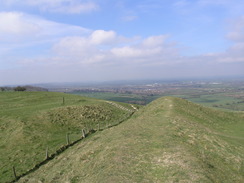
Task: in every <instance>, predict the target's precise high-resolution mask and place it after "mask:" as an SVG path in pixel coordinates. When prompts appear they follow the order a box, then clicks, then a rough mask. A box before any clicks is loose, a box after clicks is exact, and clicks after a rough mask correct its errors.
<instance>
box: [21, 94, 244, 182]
mask: <svg viewBox="0 0 244 183" xmlns="http://www.w3.org/2000/svg"><path fill="white" fill-rule="evenodd" d="M243 119H244V113H243V112H225V111H220V110H215V109H212V108H206V107H203V106H201V105H198V104H193V103H191V102H189V101H186V100H183V99H178V98H173V97H164V98H160V99H158V100H156V101H153V102H152V103H150V104H149V105H147V106H146V107H144V108H141V109H140V110H139V111H138V112H136V113H135V114H134V115H133V116H132V117H131V118H130V119H129V120H127V121H125V122H123V123H121V124H120V125H118V126H115V127H113V128H110V129H108V130H104V131H101V132H97V133H95V134H93V135H92V136H89V137H88V138H86V139H85V140H84V141H81V142H80V143H79V144H77V145H76V146H74V147H72V148H70V149H68V150H67V151H65V152H64V153H62V154H61V155H60V156H58V157H57V158H55V159H54V160H52V161H50V162H49V163H48V164H46V165H45V166H43V167H41V168H40V169H39V170H37V171H36V172H34V173H32V174H30V175H28V176H26V177H23V178H22V179H20V181H19V182H38V181H40V182H52V183H55V182H87V183H88V182H106V183H107V182H223V183H225V182H226V183H229V182H243V181H244V133H243V132H244V131H243V130H244V121H243Z"/></svg>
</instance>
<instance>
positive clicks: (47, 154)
mask: <svg viewBox="0 0 244 183" xmlns="http://www.w3.org/2000/svg"><path fill="white" fill-rule="evenodd" d="M46 159H48V147H47V148H46Z"/></svg>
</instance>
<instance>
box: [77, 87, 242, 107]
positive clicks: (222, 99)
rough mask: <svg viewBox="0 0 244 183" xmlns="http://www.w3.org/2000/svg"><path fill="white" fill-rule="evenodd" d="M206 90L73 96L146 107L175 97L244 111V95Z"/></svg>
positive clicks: (82, 93)
mask: <svg viewBox="0 0 244 183" xmlns="http://www.w3.org/2000/svg"><path fill="white" fill-rule="evenodd" d="M205 90H206V89H205ZM205 90H190V89H180V90H179V91H168V92H166V93H162V94H157V95H142V94H122V93H111V92H93V93H85V92H74V93H73V94H77V95H81V96H87V97H92V98H98V99H104V100H111V101H118V102H125V103H135V104H141V105H146V104H148V103H150V102H152V101H153V100H155V99H157V98H160V97H162V96H174V97H180V98H184V99H187V100H189V101H192V102H194V103H198V104H201V105H204V106H207V107H214V108H219V109H226V110H233V111H244V98H243V97H238V96H239V95H241V96H243V93H241V92H240V93H238V92H234V93H229V92H228V91H227V92H226V93H223V92H219V93H211V94H210V93H209V91H208V90H206V91H205Z"/></svg>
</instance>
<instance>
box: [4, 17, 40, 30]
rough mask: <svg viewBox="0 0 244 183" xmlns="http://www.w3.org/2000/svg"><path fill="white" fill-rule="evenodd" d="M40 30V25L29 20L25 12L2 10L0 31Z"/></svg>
mask: <svg viewBox="0 0 244 183" xmlns="http://www.w3.org/2000/svg"><path fill="white" fill-rule="evenodd" d="M38 31H40V27H39V25H38V24H36V23H35V22H31V21H29V20H28V18H26V15H24V14H23V13H18V12H0V33H4V34H29V33H35V32H38Z"/></svg>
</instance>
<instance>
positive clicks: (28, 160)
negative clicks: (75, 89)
mask: <svg viewBox="0 0 244 183" xmlns="http://www.w3.org/2000/svg"><path fill="white" fill-rule="evenodd" d="M122 105H123V106H124V108H123V109H121V108H119V107H118V106H122ZM122 105H120V104H118V106H115V105H111V104H109V103H107V102H106V101H102V100H97V99H91V98H86V97H81V96H75V95H68V94H63V93H54V92H0V162H1V163H0V182H7V181H11V180H13V179H14V174H13V171H12V169H13V168H12V167H13V166H14V167H15V169H16V173H17V175H20V174H22V173H24V172H26V171H27V170H29V169H30V168H33V166H35V164H37V163H38V162H41V161H43V160H44V159H45V156H46V155H45V153H46V149H47V148H48V153H49V154H52V153H54V152H55V151H56V150H57V149H58V148H60V147H61V146H62V145H64V144H66V143H67V134H68V137H69V141H70V142H73V141H75V140H77V139H79V138H80V137H81V136H82V129H85V130H88V129H91V128H98V124H99V126H100V128H104V127H106V126H107V125H112V124H116V123H117V122H119V121H121V120H123V119H125V118H126V117H128V115H130V114H131V111H132V110H133V108H132V106H131V105H129V104H122ZM125 109H128V110H125ZM130 110H131V111H130Z"/></svg>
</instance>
